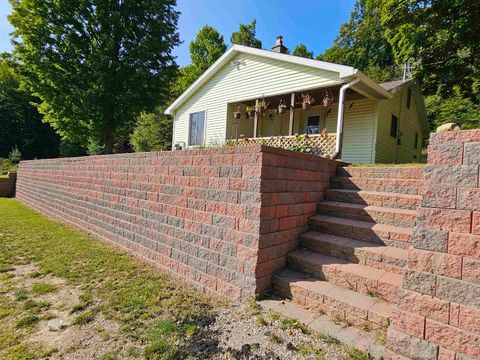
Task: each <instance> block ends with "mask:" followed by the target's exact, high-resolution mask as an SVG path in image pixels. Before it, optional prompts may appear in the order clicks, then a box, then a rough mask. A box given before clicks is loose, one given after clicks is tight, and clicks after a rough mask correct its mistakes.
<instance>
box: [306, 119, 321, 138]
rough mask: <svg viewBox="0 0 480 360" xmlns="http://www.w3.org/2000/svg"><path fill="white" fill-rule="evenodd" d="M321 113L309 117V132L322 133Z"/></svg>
mask: <svg viewBox="0 0 480 360" xmlns="http://www.w3.org/2000/svg"><path fill="white" fill-rule="evenodd" d="M320 132H321V129H320V115H315V116H309V117H308V118H307V134H320Z"/></svg>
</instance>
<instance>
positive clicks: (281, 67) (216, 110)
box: [173, 54, 341, 144]
mask: <svg viewBox="0 0 480 360" xmlns="http://www.w3.org/2000/svg"><path fill="white" fill-rule="evenodd" d="M235 60H237V61H239V62H240V65H239V66H236V65H233V64H232V63H229V64H226V65H225V66H224V67H223V68H222V69H220V70H219V71H218V72H217V73H216V74H215V75H214V76H213V77H212V79H210V80H209V81H208V82H207V83H206V84H205V85H204V86H203V87H202V88H200V89H199V90H198V91H196V92H195V93H194V94H193V95H192V96H191V97H190V98H189V99H188V100H187V101H186V102H185V103H184V104H182V105H181V106H180V107H179V108H178V110H177V111H176V112H175V121H174V133H175V137H174V139H173V144H176V143H180V142H184V143H185V144H188V132H189V114H191V113H193V112H197V111H206V124H205V140H206V144H215V143H222V142H223V141H224V140H225V138H226V136H227V115H228V113H231V111H232V109H231V108H230V109H229V107H228V105H227V104H228V103H232V102H236V101H241V100H248V99H255V98H259V97H262V96H270V95H277V94H282V93H288V92H291V91H301V90H307V89H313V88H319V87H324V86H331V85H335V84H339V83H341V81H340V80H339V76H338V73H335V72H331V71H324V70H319V69H315V68H310V67H307V66H302V65H297V64H292V63H287V62H283V61H278V60H273V59H267V58H262V57H257V56H253V55H248V54H239V55H237V56H236V57H235ZM229 110H230V111H229ZM242 126H245V128H244V129H243V128H242V129H241V130H240V129H239V133H240V131H243V130H245V132H247V130H249V128H248V127H249V126H251V125H242ZM251 130H252V131H253V127H252V128H251ZM231 131H232V129H228V132H230V135H231ZM247 134H248V133H247ZM247 134H245V135H246V136H251V135H247Z"/></svg>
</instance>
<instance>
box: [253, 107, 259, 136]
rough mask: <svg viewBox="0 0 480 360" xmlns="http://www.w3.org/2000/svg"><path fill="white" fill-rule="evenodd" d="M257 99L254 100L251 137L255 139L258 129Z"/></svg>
mask: <svg viewBox="0 0 480 360" xmlns="http://www.w3.org/2000/svg"><path fill="white" fill-rule="evenodd" d="M257 109H258V99H257V100H255V115H254V117H253V137H254V138H256V137H257V128H258V111H257Z"/></svg>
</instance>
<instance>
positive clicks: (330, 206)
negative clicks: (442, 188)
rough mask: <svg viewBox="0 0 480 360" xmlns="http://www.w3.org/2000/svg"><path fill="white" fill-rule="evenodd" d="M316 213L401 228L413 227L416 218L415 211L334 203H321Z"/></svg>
mask: <svg viewBox="0 0 480 360" xmlns="http://www.w3.org/2000/svg"><path fill="white" fill-rule="evenodd" d="M317 213H318V214H320V215H327V216H336V217H341V218H345V219H351V220H358V221H366V222H374V223H378V224H385V225H394V226H403V227H414V226H415V220H416V218H417V211H416V210H407V209H395V208H388V207H382V206H373V205H360V204H350V203H342V202H335V201H322V202H320V203H318V205H317Z"/></svg>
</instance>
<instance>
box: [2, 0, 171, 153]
mask: <svg viewBox="0 0 480 360" xmlns="http://www.w3.org/2000/svg"><path fill="white" fill-rule="evenodd" d="M10 3H11V5H12V8H13V12H12V14H11V15H10V16H9V20H10V22H11V23H12V25H13V26H14V28H15V29H14V32H13V40H14V47H15V55H16V56H17V57H18V58H19V59H20V61H21V62H22V63H23V64H24V66H23V67H22V68H23V72H22V75H23V76H24V78H25V85H26V86H27V88H29V89H31V90H32V91H33V92H34V94H35V95H36V96H38V97H39V99H40V104H39V110H40V112H41V113H42V114H43V115H44V116H45V120H46V121H47V122H49V123H50V124H51V125H52V126H53V127H54V128H55V129H56V130H57V132H58V133H59V134H60V135H61V136H62V137H63V138H65V139H66V140H69V141H72V142H74V143H79V144H81V145H82V146H83V147H87V146H88V144H91V143H92V142H95V141H96V142H98V143H99V144H101V145H102V147H103V152H104V153H111V152H113V151H114V146H115V144H116V142H117V140H118V139H124V138H127V137H128V134H129V133H130V132H131V129H132V127H133V124H134V121H135V118H136V116H137V115H138V114H140V113H141V112H142V111H151V110H153V109H154V108H155V107H156V106H157V105H159V104H161V103H162V101H164V100H165V99H166V97H167V96H168V89H169V87H170V84H171V79H172V77H173V76H174V75H175V72H176V69H177V66H176V64H175V62H174V57H173V56H172V54H171V52H172V49H173V47H175V46H176V45H177V44H178V43H179V37H178V33H177V32H176V30H177V21H178V15H179V14H178V12H176V11H175V9H174V6H175V5H176V2H175V0H149V1H147V0H141V1H125V0H76V1H66V0H64V1H54V0H10Z"/></svg>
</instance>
